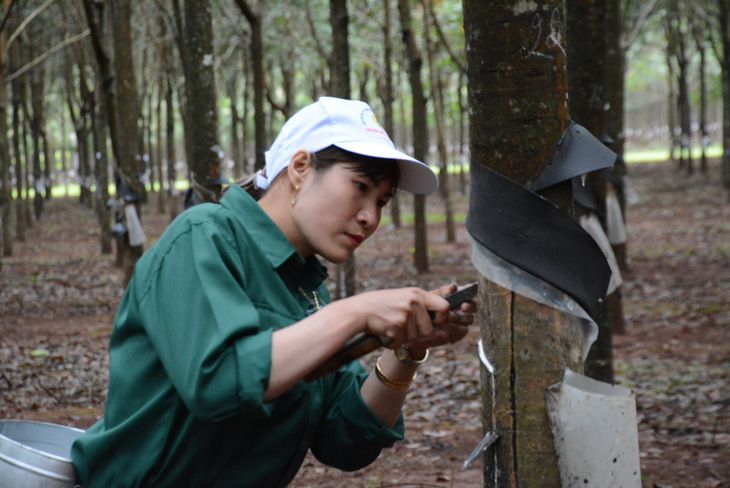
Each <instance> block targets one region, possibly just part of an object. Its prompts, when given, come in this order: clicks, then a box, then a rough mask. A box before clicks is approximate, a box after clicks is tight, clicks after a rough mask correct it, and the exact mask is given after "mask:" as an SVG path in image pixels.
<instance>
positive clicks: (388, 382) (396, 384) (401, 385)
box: [375, 356, 418, 390]
mask: <svg viewBox="0 0 730 488" xmlns="http://www.w3.org/2000/svg"><path fill="white" fill-rule="evenodd" d="M381 357H382V356H381ZM375 376H377V377H378V379H379V380H380V382H381V383H383V384H384V385H385V386H387V387H388V388H392V389H393V390H407V389H408V388H409V387H410V386H411V384H412V383H413V381H414V380H415V379H416V376H418V373H416V374H414V375H413V378H411V379H410V380H408V381H396V380H393V379H390V378H388V375H386V374H385V373H383V370H382V369H381V368H380V358H378V361H377V362H376V363H375Z"/></svg>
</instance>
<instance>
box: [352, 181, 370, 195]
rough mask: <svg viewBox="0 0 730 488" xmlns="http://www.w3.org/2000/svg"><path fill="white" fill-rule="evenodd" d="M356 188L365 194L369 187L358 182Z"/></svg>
mask: <svg viewBox="0 0 730 488" xmlns="http://www.w3.org/2000/svg"><path fill="white" fill-rule="evenodd" d="M355 187H356V188H357V189H358V190H360V191H361V192H363V193H365V192H367V191H368V185H367V184H366V183H363V182H362V181H356V182H355Z"/></svg>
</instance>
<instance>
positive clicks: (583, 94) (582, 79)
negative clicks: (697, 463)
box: [565, 0, 613, 383]
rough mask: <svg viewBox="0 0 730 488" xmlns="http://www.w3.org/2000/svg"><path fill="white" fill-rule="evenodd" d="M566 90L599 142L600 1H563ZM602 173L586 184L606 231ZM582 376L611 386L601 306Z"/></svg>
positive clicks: (607, 322)
mask: <svg viewBox="0 0 730 488" xmlns="http://www.w3.org/2000/svg"><path fill="white" fill-rule="evenodd" d="M565 3H566V9H565V10H566V15H567V19H566V20H567V21H566V40H567V44H568V50H567V52H568V89H569V91H570V115H571V118H572V119H573V120H574V121H575V122H577V123H578V124H580V125H582V126H584V127H585V128H586V129H588V130H589V131H590V132H591V133H592V134H593V135H594V136H596V138H598V139H602V138H603V135H604V131H605V126H604V113H605V111H604V107H605V103H606V100H605V89H604V86H605V82H606V75H605V67H606V3H605V2H603V1H601V0H566V2H565ZM606 173H607V171H606V170H602V171H595V172H593V173H590V174H589V175H588V177H587V184H588V185H589V186H590V187H591V188H592V189H593V191H594V192H595V194H596V196H597V197H598V212H597V213H598V215H599V219H600V220H601V221H602V222H601V225H602V227H603V228H604V230H605V229H606V222H605V217H602V216H605V208H606V205H605V202H606V193H607V190H606V185H607V184H608V181H607V179H606ZM585 371H586V375H588V376H590V377H591V378H594V379H597V380H600V381H605V382H607V383H613V348H612V333H611V317H610V314H609V308H608V305H607V303H605V302H604V303H603V304H602V306H601V311H600V318H599V320H598V339H597V340H596V342H595V343H594V344H593V347H592V348H591V351H590V353H589V356H588V358H586V362H585Z"/></svg>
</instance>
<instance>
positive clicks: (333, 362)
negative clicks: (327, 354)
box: [304, 332, 392, 383]
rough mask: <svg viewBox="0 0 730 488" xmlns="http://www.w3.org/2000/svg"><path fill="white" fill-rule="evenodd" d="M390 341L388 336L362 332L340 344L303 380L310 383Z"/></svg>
mask: <svg viewBox="0 0 730 488" xmlns="http://www.w3.org/2000/svg"><path fill="white" fill-rule="evenodd" d="M391 342H392V339H390V338H389V337H388V338H385V339H381V338H380V337H378V336H375V335H370V334H365V333H364V332H362V333H360V334H358V335H356V336H355V337H353V338H352V339H350V340H349V341H347V343H346V344H345V345H344V346H342V349H340V350H339V351H337V352H336V353H335V355H334V356H332V357H331V358H329V359H328V360H327V361H325V362H324V363H322V364H320V365H319V366H317V368H315V369H314V370H313V371H312V372H311V373H309V374H308V375H307V376H305V377H304V381H306V382H307V383H310V382H312V381H314V380H316V379H319V378H321V377H322V376H326V375H328V374H330V373H332V372H333V371H337V370H338V369H340V368H341V367H342V366H344V365H346V364H349V363H351V362H352V361H354V360H356V359H358V358H361V357H363V356H364V355H366V354H367V353H369V352H372V351H374V350H376V349H378V348H380V347H383V346H387V345H388V344H390V343H391Z"/></svg>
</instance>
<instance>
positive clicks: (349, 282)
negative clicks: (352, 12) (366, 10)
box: [328, 0, 357, 298]
mask: <svg viewBox="0 0 730 488" xmlns="http://www.w3.org/2000/svg"><path fill="white" fill-rule="evenodd" d="M349 24H350V17H349V14H348V11H347V0H330V25H331V26H332V55H331V56H330V57H329V58H328V60H329V69H330V82H329V90H328V93H329V94H330V95H331V96H333V97H339V98H350V96H351V95H350V86H351V81H350V48H349V36H348V32H347V29H348V26H349ZM337 271H338V276H337V283H338V286H337V292H336V294H335V296H336V297H338V298H342V297H349V296H352V295H354V294H355V293H357V265H356V262H355V255H354V254H353V255H351V256H350V257H349V258H347V261H345V262H344V263H343V264H342V265H340V266H338V269H337Z"/></svg>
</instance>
